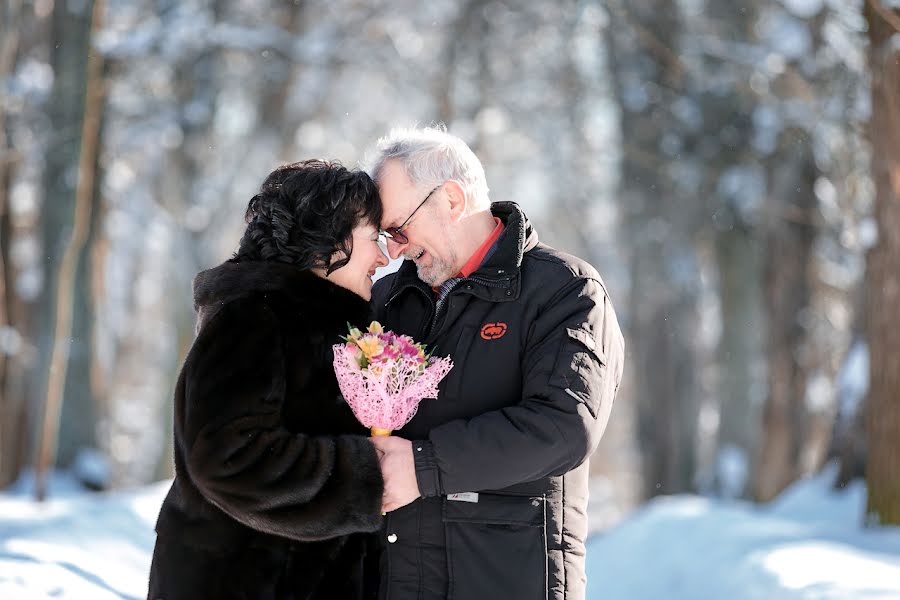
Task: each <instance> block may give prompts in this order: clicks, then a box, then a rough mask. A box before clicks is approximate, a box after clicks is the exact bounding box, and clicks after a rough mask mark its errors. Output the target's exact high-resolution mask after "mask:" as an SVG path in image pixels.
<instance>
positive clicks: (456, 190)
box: [444, 179, 468, 221]
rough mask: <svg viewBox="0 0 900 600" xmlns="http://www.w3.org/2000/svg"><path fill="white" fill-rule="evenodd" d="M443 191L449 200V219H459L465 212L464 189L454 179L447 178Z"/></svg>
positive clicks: (466, 199)
mask: <svg viewBox="0 0 900 600" xmlns="http://www.w3.org/2000/svg"><path fill="white" fill-rule="evenodd" d="M444 191H445V193H446V194H447V198H448V200H449V202H450V219H451V220H453V221H459V220H460V219H461V218H462V217H463V215H465V214H466V205H467V202H468V198H466V191H465V190H464V189H463V187H462V186H461V185H460V184H459V182H458V181H456V180H455V179H448V180H447V182H446V183H445V184H444Z"/></svg>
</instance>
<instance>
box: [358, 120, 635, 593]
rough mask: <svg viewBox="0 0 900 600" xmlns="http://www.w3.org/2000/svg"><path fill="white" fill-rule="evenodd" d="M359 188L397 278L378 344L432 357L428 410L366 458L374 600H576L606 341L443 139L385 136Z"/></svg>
mask: <svg viewBox="0 0 900 600" xmlns="http://www.w3.org/2000/svg"><path fill="white" fill-rule="evenodd" d="M370 174H371V175H372V177H373V178H374V179H375V181H376V183H377V184H378V189H379V193H380V195H381V201H382V207H383V219H382V229H383V232H384V234H385V235H386V237H387V238H388V240H387V245H388V251H389V253H390V255H391V257H392V258H398V257H403V258H404V259H405V260H404V262H403V263H402V265H401V267H400V269H399V271H398V272H397V273H394V274H391V275H388V276H386V277H384V278H382V279H381V280H379V281H378V282H377V283H376V285H375V287H374V289H373V297H372V301H373V304H374V309H375V312H376V316H377V318H378V319H379V320H380V321H381V322H382V323H383V324H384V325H385V327H387V328H390V329H393V330H394V331H397V332H400V333H405V334H408V335H411V336H412V337H414V338H415V339H416V340H418V341H423V342H425V343H427V344H428V346H429V348H430V349H432V350H433V351H434V352H435V354H437V355H450V356H451V357H452V359H453V361H454V363H455V366H454V368H453V370H452V371H451V372H450V374H449V375H448V376H447V378H446V379H445V380H444V381H443V382H442V383H441V388H440V389H441V392H440V395H439V397H438V398H437V399H434V400H424V401H423V402H422V403H421V404H420V405H419V411H418V414H417V415H416V416H415V418H413V420H412V421H410V423H409V424H408V425H407V426H406V427H404V428H403V429H401V430H399V431H397V432H395V435H394V436H393V437H388V438H375V439H373V440H372V443H373V444H375V445H376V447H377V448H378V449H379V450H380V451H381V468H382V472H383V474H384V481H385V492H384V500H383V503H384V505H383V510H384V511H386V513H387V516H386V519H385V529H384V531H383V541H384V550H383V553H382V556H381V576H382V583H381V594H380V597H381V598H390V599H391V600H407V599H409V600H413V599H422V600H431V599H438V598H455V599H460V600H481V599H486V600H503V599H506V598H515V599H516V600H530V599H532V598H533V599H538V598H541V599H543V598H552V599H558V600H562V599H566V600H575V599H580V598H583V597H584V593H585V582H586V577H585V571H584V558H585V545H584V542H585V537H586V535H587V519H586V509H587V497H588V464H587V459H588V457H589V456H590V455H591V453H592V452H593V451H594V449H595V448H596V447H597V443H598V442H599V440H600V436H601V435H602V433H603V430H604V428H605V426H606V423H607V420H608V418H609V414H610V409H611V407H612V403H613V398H614V397H615V394H616V390H617V388H618V385H619V381H620V379H621V376H622V363H623V354H624V349H623V339H622V333H621V331H620V329H619V325H618V323H617V321H616V316H615V312H614V311H613V307H612V304H611V302H610V299H609V295H608V294H607V292H606V287H605V286H604V284H603V281H602V280H601V279H600V276H599V275H598V274H597V271H596V270H594V268H593V267H591V266H590V265H589V264H587V263H586V262H584V261H582V260H580V259H578V258H576V257H574V256H570V255H568V254H565V253H563V252H560V251H558V250H555V249H553V248H550V247H549V246H547V245H545V244H542V243H540V242H539V241H538V237H537V233H536V232H535V230H534V228H533V227H532V226H531V224H530V223H529V222H528V219H527V218H526V217H525V215H524V214H523V212H522V210H521V209H520V208H519V206H517V205H516V204H514V203H512V202H495V203H493V204H491V203H490V201H489V199H488V187H487V183H486V180H485V175H484V169H483V168H482V166H481V163H480V161H479V160H478V158H477V157H476V156H475V155H474V154H473V153H472V151H471V150H470V149H469V147H468V146H466V144H465V143H463V142H462V140H460V139H459V138H456V137H454V136H452V135H450V134H448V133H447V132H446V131H444V130H443V129H434V128H429V129H403V130H394V131H392V132H391V133H390V134H389V135H387V136H386V137H384V138H382V139H381V140H379V142H378V145H377V148H376V155H375V157H374V160H373V162H372V165H371V167H370Z"/></svg>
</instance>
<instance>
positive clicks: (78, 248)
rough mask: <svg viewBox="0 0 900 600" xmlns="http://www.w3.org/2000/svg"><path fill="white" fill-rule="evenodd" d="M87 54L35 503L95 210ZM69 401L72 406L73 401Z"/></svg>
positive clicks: (98, 102)
mask: <svg viewBox="0 0 900 600" xmlns="http://www.w3.org/2000/svg"><path fill="white" fill-rule="evenodd" d="M102 6H103V4H102V1H101V0H97V1H96V2H94V3H93V4H92V5H91V11H90V13H89V16H88V20H87V21H86V22H87V31H86V36H85V38H84V39H85V40H86V45H85V46H84V47H85V49H86V50H87V49H89V48H90V40H91V38H92V36H93V35H94V32H96V31H97V30H98V29H99V28H100V21H101V17H102ZM86 54H87V61H86V74H85V76H84V80H85V86H84V88H85V97H84V113H83V116H82V118H81V123H82V129H81V135H80V136H79V139H80V147H79V149H78V151H77V157H78V162H77V172H76V178H77V187H76V190H75V202H74V216H73V223H72V230H71V237H70V238H69V240H68V241H67V244H66V246H65V251H64V253H63V257H62V261H61V262H60V265H59V272H58V277H57V280H56V281H57V289H56V294H55V299H56V306H55V314H54V317H55V318H54V319H53V323H54V325H55V332H54V335H53V339H52V341H53V344H52V354H51V359H50V369H49V373H48V381H47V397H46V401H45V403H44V413H43V418H42V420H41V421H42V423H41V438H40V440H41V441H40V446H39V451H38V459H37V465H36V470H37V482H36V495H37V498H38V500H43V499H44V496H45V494H46V474H47V470H48V469H49V468H50V467H51V466H52V465H53V464H54V463H55V459H56V451H57V441H58V435H59V425H60V414H61V409H62V403H63V393H64V390H65V386H66V375H67V372H68V366H69V356H70V340H71V336H72V330H73V320H74V318H75V317H76V316H77V315H74V314H73V313H74V310H75V308H76V301H75V298H74V294H75V290H76V281H75V277H76V275H77V273H78V271H79V260H80V258H81V256H82V253H83V252H84V251H85V248H86V245H87V241H88V238H89V236H90V230H91V223H92V211H93V210H94V208H95V207H94V204H95V202H96V198H97V192H96V185H97V181H96V168H97V162H98V154H99V147H100V130H101V120H102V107H103V97H104V91H105V90H104V87H103V83H102V73H103V58H102V56H101V55H100V54H99V52H96V51H94V52H90V51H87V52H86ZM86 375H88V374H87V373H83V374H81V376H82V377H85V376H86ZM85 378H87V377H85ZM69 400H70V401H72V399H71V398H70V399H69ZM87 401H88V406H89V410H91V414H88V415H83V414H79V419H85V418H87V419H89V420H90V421H91V422H92V421H93V415H92V413H93V410H92V409H93V399H92V398H91V397H90V396H88V399H87ZM90 436H91V437H90V441H91V442H92V441H93V433H91V434H90Z"/></svg>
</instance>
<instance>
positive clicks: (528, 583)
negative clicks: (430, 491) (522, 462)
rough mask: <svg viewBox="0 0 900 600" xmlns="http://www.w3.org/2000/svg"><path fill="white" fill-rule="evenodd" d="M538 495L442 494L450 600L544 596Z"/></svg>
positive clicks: (542, 518)
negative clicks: (462, 497) (470, 497)
mask: <svg viewBox="0 0 900 600" xmlns="http://www.w3.org/2000/svg"><path fill="white" fill-rule="evenodd" d="M545 504H546V502H545V499H544V497H543V496H504V495H500V494H484V493H481V494H478V501H477V502H465V501H459V500H449V499H447V498H444V511H443V519H444V528H445V530H446V535H447V570H448V575H449V580H450V583H449V589H448V593H447V597H448V599H449V600H499V599H500V598H515V599H516V600H546V598H547V537H546V531H545V529H546V527H545V524H546V515H545Z"/></svg>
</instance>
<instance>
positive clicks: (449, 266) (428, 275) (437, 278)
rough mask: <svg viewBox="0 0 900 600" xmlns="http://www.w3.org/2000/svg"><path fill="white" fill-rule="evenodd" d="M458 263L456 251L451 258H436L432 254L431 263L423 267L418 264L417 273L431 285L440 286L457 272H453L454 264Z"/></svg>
mask: <svg viewBox="0 0 900 600" xmlns="http://www.w3.org/2000/svg"><path fill="white" fill-rule="evenodd" d="M455 263H456V253H455V252H452V253H451V256H450V260H449V261H448V260H444V259H440V258H436V257H435V256H434V255H433V254H432V255H431V264H430V265H429V266H427V267H421V266H419V265H418V264H417V265H416V274H417V275H418V276H419V279H421V280H422V281H424V282H425V283H427V284H428V285H430V286H431V287H438V286H439V285H441V284H442V283H444V282H445V281H447V280H448V279H450V278H451V277H452V276H453V275H454V274H455V273H454V272H453V268H454V267H453V265H454V264H455Z"/></svg>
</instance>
